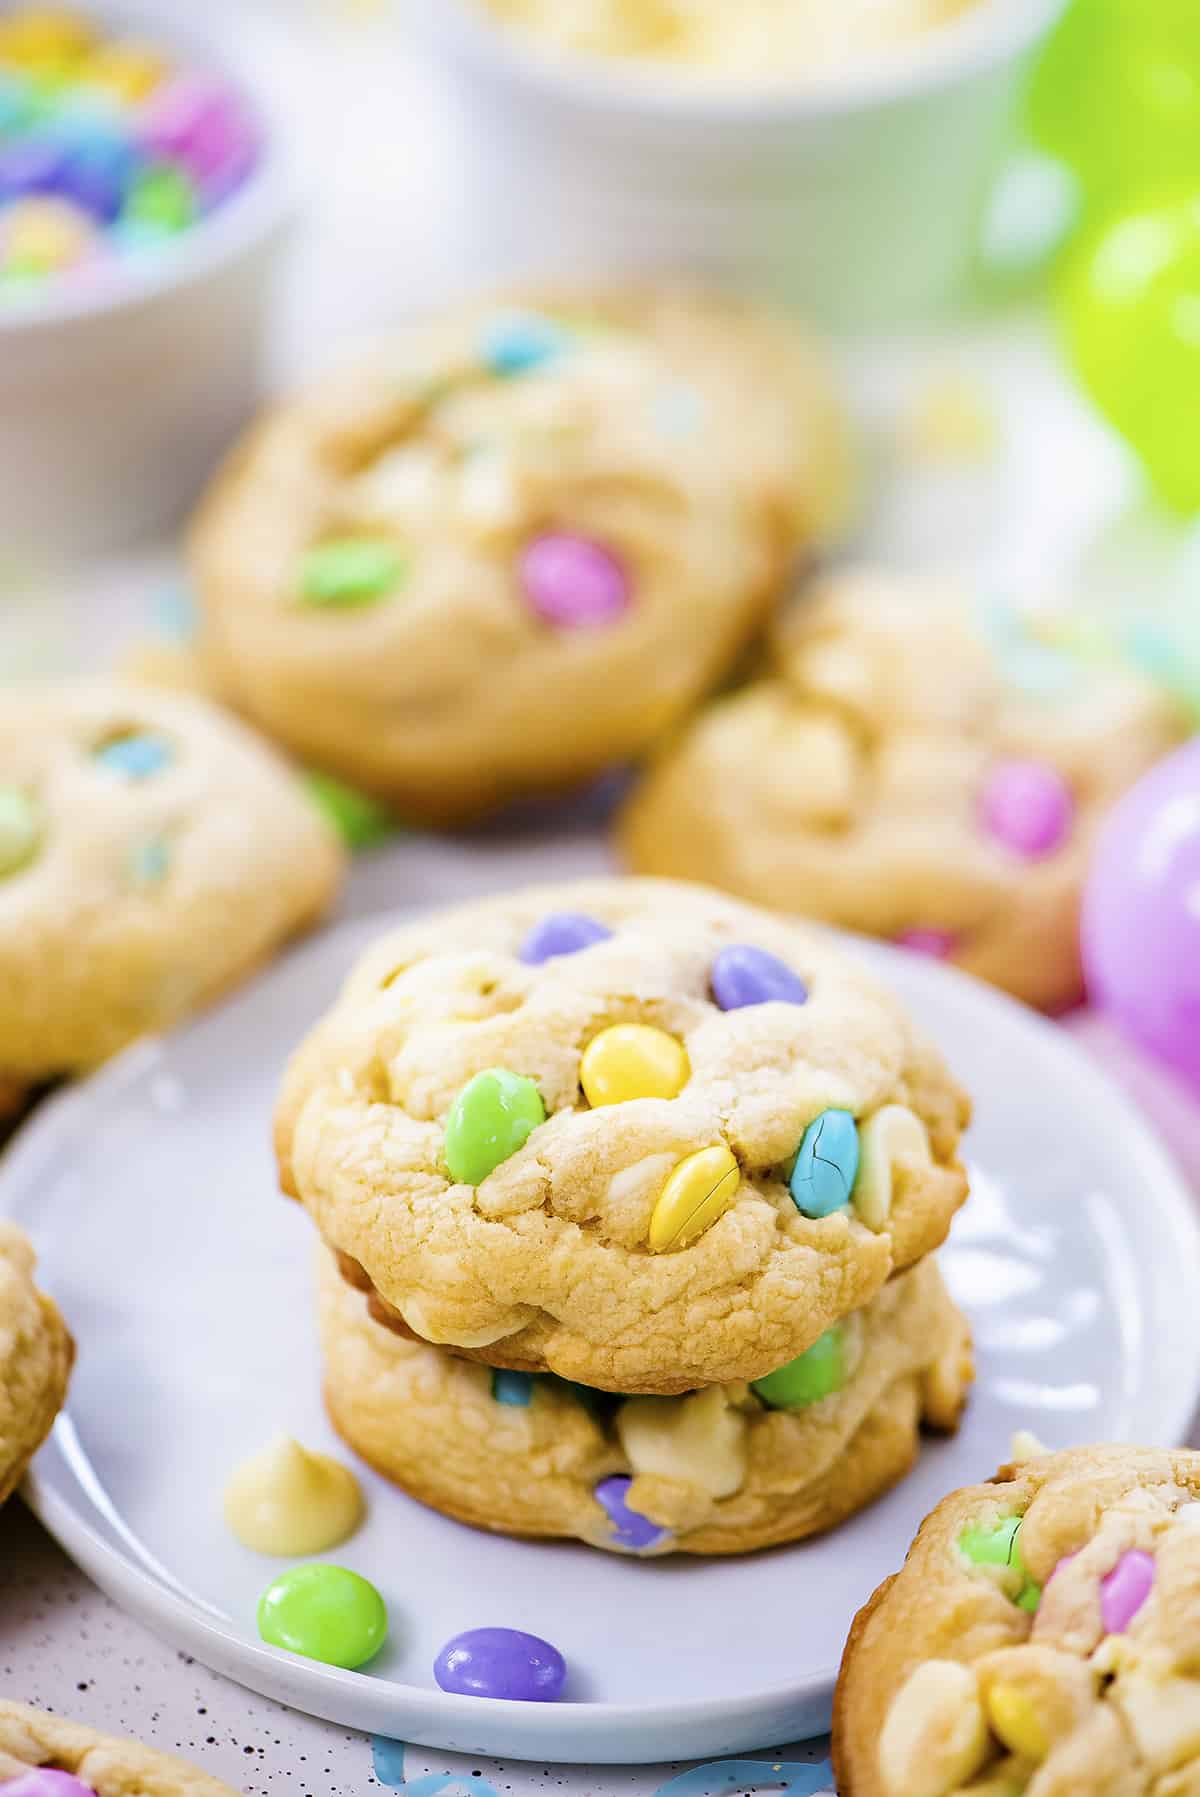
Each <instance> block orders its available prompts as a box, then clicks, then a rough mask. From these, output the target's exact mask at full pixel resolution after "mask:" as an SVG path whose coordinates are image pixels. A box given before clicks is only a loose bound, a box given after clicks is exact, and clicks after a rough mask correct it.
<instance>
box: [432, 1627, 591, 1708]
mask: <svg viewBox="0 0 1200 1797" xmlns="http://www.w3.org/2000/svg"><path fill="white" fill-rule="evenodd" d="M433 1676H434V1678H435V1679H436V1680H437V1682H438V1684H439V1685H440V1686H441V1688H442V1690H443V1691H454V1692H457V1693H458V1694H459V1695H461V1696H464V1697H502V1698H507V1699H508V1700H509V1701H510V1702H515V1703H552V1702H553V1701H554V1699H555V1698H556V1697H558V1696H560V1695H561V1693H562V1688H563V1686H564V1684H565V1683H566V1680H567V1667H566V1662H565V1661H564V1659H563V1657H562V1655H561V1654H560V1653H559V1651H558V1649H557V1647H552V1646H551V1645H550V1643H549V1641H543V1640H542V1639H541V1637H540V1636H538V1635H526V1634H525V1633H524V1632H523V1631H522V1630H521V1629H501V1628H486V1629H467V1630H466V1632H465V1633H464V1634H461V1635H455V1637H454V1639H453V1640H452V1641H447V1643H446V1645H445V1647H443V1649H442V1651H441V1653H440V1654H439V1655H438V1657H437V1659H436V1660H435V1661H434V1662H433Z"/></svg>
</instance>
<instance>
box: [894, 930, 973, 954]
mask: <svg viewBox="0 0 1200 1797" xmlns="http://www.w3.org/2000/svg"><path fill="white" fill-rule="evenodd" d="M896 941H897V942H898V943H899V944H900V947H901V948H907V949H910V950H911V951H912V953H913V954H914V955H928V956H929V958H930V960H932V961H948V960H949V959H950V957H951V955H952V954H953V953H954V951H955V949H956V948H957V947H958V938H957V936H955V935H954V933H953V932H952V931H951V930H905V931H904V932H903V933H902V934H901V935H899V936H897V938H896Z"/></svg>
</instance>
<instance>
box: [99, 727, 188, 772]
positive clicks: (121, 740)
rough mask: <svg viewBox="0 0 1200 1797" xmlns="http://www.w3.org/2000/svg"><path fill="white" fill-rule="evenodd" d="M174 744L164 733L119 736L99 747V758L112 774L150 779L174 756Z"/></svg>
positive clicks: (167, 764) (101, 763) (167, 765)
mask: <svg viewBox="0 0 1200 1797" xmlns="http://www.w3.org/2000/svg"><path fill="white" fill-rule="evenodd" d="M173 759H174V758H173V755H172V752H171V745H170V743H168V742H167V741H166V740H165V739H164V738H163V737H161V736H150V735H149V734H141V733H139V734H138V735H135V736H118V737H115V738H114V740H113V741H112V742H108V743H103V744H102V745H101V746H100V748H98V749H97V750H96V760H97V761H98V762H99V763H100V765H101V767H103V768H106V769H107V770H108V772H109V773H110V774H119V775H120V776H121V778H122V779H124V780H147V779H149V778H150V776H151V774H161V773H162V771H163V769H164V768H165V767H169V766H170V765H171V762H172V760H173Z"/></svg>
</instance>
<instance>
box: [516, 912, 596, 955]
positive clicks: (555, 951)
mask: <svg viewBox="0 0 1200 1797" xmlns="http://www.w3.org/2000/svg"><path fill="white" fill-rule="evenodd" d="M611 935H612V931H611V930H609V929H606V928H605V926H604V925H603V924H602V923H598V922H597V921H596V919H595V918H594V917H585V916H584V915H583V913H582V912H581V911H551V912H550V914H549V916H548V917H543V918H542V920H541V921H540V923H535V924H534V926H533V928H532V929H531V930H530V932H529V934H528V936H526V938H525V940H524V942H523V943H522V944H521V946H520V948H519V949H518V950H517V958H518V960H521V961H524V962H525V963H526V965H527V966H529V967H540V966H541V964H542V962H543V961H553V960H556V959H557V957H558V956H559V955H577V954H578V953H579V951H580V949H582V948H591V946H592V944H593V943H594V942H606V941H607V940H608V938H609V937H610V936H611Z"/></svg>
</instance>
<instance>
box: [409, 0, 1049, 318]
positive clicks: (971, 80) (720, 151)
mask: <svg viewBox="0 0 1200 1797" xmlns="http://www.w3.org/2000/svg"><path fill="white" fill-rule="evenodd" d="M1062 3H1063V0H406V6H405V16H406V18H407V19H408V20H410V21H411V23H412V24H413V26H414V27H415V28H416V30H417V32H418V35H419V36H420V37H421V38H422V39H423V40H424V42H425V44H426V45H427V46H428V47H430V48H431V49H432V50H433V52H434V66H435V68H436V69H438V70H440V72H441V74H442V76H443V77H445V85H446V88H447V92H448V95H449V98H450V101H451V105H452V107H453V108H454V109H455V110H456V114H457V120H458V135H459V139H460V150H461V155H460V173H461V176H462V179H463V183H464V190H465V192H466V194H467V196H468V202H469V205H470V213H471V219H472V223H473V227H474V229H475V231H476V233H477V244H476V249H477V252H478V254H479V257H480V260H481V262H482V263H483V264H484V265H485V266H487V267H488V271H489V273H491V274H493V275H496V276H499V277H505V276H512V275H514V274H520V275H541V276H546V275H550V276H554V275H565V276H570V277H595V276H606V275H612V274H616V273H628V272H630V271H638V272H640V271H653V270H655V269H669V270H671V271H678V270H680V269H694V270H696V271H697V272H699V273H702V274H706V275H709V276H717V277H721V276H727V277H730V278H732V279H735V280H739V281H742V282H747V283H749V284H750V285H752V286H754V287H756V288H758V289H760V290H762V291H764V292H767V293H773V294H774V295H775V296H776V297H778V298H781V299H784V300H786V301H788V302H791V303H794V304H799V305H803V306H804V307H806V308H808V309H810V310H813V311H815V312H816V313H818V314H819V315H822V316H824V317H825V318H826V319H828V320H830V321H832V322H843V321H846V320H852V321H858V320H865V321H871V320H880V319H889V320H891V319H896V318H898V317H912V316H919V315H922V314H927V313H929V312H930V311H932V310H935V309H937V308H938V307H940V306H941V305H943V304H945V303H946V302H948V301H950V300H952V299H953V298H954V296H955V294H956V293H957V292H959V291H960V289H961V288H962V286H963V284H964V280H965V276H966V274H967V272H968V269H969V267H970V263H971V260H972V256H973V251H974V246H975V242H976V238H977V231H978V225H979V215H980V210H981V207H982V203H983V197H984V194H985V191H986V186H987V179H988V176H989V174H990V173H991V172H993V170H994V168H995V166H996V164H997V161H998V158H999V153H1000V149H1001V146H1002V143H1003V139H1004V133H1005V127H1006V124H1007V121H1008V118H1009V115H1010V113H1011V110H1012V104H1013V101H1014V98H1015V96H1016V93H1017V90H1018V84H1019V80H1020V76H1021V72H1022V68H1023V66H1024V63H1025V61H1026V59H1027V57H1028V54H1029V52H1030V51H1031V50H1032V48H1033V46H1034V45H1035V44H1036V42H1037V41H1038V40H1039V38H1041V37H1042V36H1043V35H1044V33H1045V32H1046V31H1047V30H1048V29H1049V26H1050V25H1051V23H1052V22H1053V20H1054V18H1055V17H1056V16H1057V14H1058V13H1059V11H1060V10H1061V7H1062Z"/></svg>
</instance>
